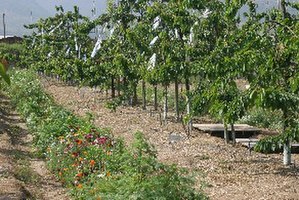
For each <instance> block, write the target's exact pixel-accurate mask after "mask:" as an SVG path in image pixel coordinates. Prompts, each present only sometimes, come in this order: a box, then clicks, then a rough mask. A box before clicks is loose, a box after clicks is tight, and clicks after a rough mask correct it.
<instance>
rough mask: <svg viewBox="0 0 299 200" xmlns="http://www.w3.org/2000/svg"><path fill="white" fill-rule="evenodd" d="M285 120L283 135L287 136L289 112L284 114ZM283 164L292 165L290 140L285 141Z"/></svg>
mask: <svg viewBox="0 0 299 200" xmlns="http://www.w3.org/2000/svg"><path fill="white" fill-rule="evenodd" d="M283 118H284V123H283V134H286V133H285V132H286V129H287V126H288V121H287V120H288V114H287V111H284V112H283ZM283 164H284V165H290V164H291V141H290V139H289V138H287V140H286V141H285V143H284V144H283Z"/></svg>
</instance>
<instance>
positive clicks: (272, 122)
mask: <svg viewBox="0 0 299 200" xmlns="http://www.w3.org/2000/svg"><path fill="white" fill-rule="evenodd" d="M239 122H240V123H246V124H249V125H252V126H257V127H261V128H268V129H271V130H276V131H281V130H282V127H283V117H282V112H281V111H279V110H275V111H271V110H269V109H262V108H252V109H251V110H250V111H249V112H247V113H246V115H245V116H244V117H242V118H241V119H240V120H239Z"/></svg>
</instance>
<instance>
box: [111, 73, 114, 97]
mask: <svg viewBox="0 0 299 200" xmlns="http://www.w3.org/2000/svg"><path fill="white" fill-rule="evenodd" d="M111 97H112V98H115V84H114V77H112V78H111Z"/></svg>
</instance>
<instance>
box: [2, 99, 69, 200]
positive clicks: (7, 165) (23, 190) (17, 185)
mask: <svg viewBox="0 0 299 200" xmlns="http://www.w3.org/2000/svg"><path fill="white" fill-rule="evenodd" d="M32 139H33V137H32V135H30V134H29V133H28V130H27V127H26V125H25V123H24V122H23V121H22V120H21V117H20V116H19V115H18V114H17V113H16V112H15V111H14V110H13V108H12V106H11V105H10V101H9V99H8V98H7V97H5V96H3V95H1V94H0V142H1V145H0V200H4V199H5V200H10V199H11V200H13V199H16V200H20V199H43V200H68V199H70V198H69V197H68V195H67V193H66V191H65V189H64V188H63V186H62V185H61V184H60V183H59V182H58V181H57V180H56V179H55V177H54V176H53V175H52V174H51V173H50V172H49V171H48V170H47V169H46V164H45V162H44V160H43V159H40V158H38V157H37V156H36V153H35V150H34V149H33V148H32Z"/></svg>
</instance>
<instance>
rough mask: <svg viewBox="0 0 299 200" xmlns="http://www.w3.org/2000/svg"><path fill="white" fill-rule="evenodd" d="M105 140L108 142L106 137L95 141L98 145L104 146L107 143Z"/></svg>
mask: <svg viewBox="0 0 299 200" xmlns="http://www.w3.org/2000/svg"><path fill="white" fill-rule="evenodd" d="M107 140H108V138H106V137H100V138H97V139H96V141H97V143H98V144H100V145H103V144H105V143H106V142H107Z"/></svg>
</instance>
